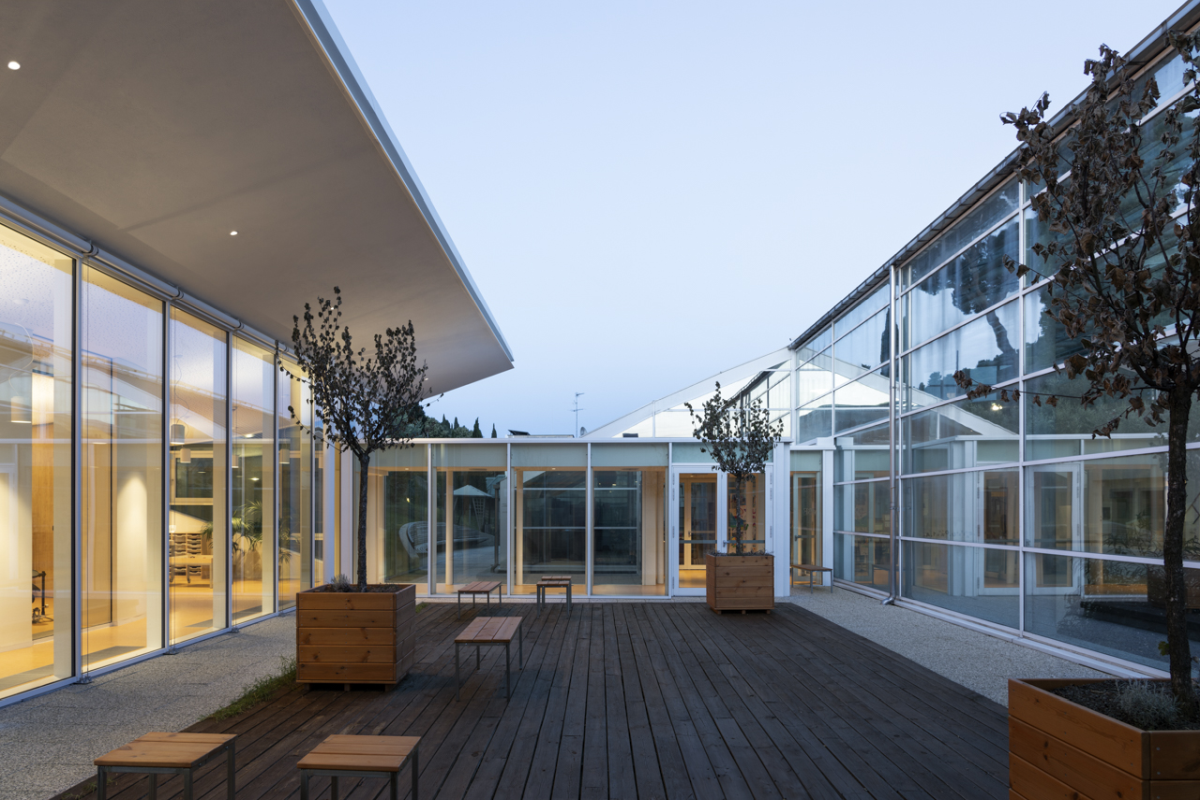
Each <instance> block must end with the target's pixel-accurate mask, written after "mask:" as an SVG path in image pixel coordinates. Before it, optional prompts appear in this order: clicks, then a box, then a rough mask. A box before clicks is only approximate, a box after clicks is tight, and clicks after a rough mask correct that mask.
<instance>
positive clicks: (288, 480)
mask: <svg viewBox="0 0 1200 800" xmlns="http://www.w3.org/2000/svg"><path fill="white" fill-rule="evenodd" d="M282 366H283V369H285V370H287V371H286V372H281V373H280V374H279V381H278V384H277V386H278V392H279V399H278V402H277V403H276V406H275V407H276V409H277V410H278V413H279V444H278V449H279V607H280V608H291V607H292V606H294V605H296V592H298V591H303V590H304V589H307V588H309V587H311V586H312V405H311V402H312V401H311V398H310V397H309V390H308V384H306V383H304V382H303V381H301V380H300V374H301V373H300V368H299V367H297V366H296V365H295V364H291V363H289V362H286V361H285V362H283V363H282ZM289 409H290V410H289Z"/></svg>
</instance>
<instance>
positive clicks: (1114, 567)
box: [1025, 553, 1200, 670]
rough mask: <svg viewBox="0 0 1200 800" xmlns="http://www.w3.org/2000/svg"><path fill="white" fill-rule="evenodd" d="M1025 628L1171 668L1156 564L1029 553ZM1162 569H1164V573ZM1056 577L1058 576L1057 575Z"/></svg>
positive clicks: (1194, 583) (1197, 632) (1195, 624)
mask: <svg viewBox="0 0 1200 800" xmlns="http://www.w3.org/2000/svg"><path fill="white" fill-rule="evenodd" d="M1025 559H1026V561H1025V564H1026V570H1027V574H1029V575H1036V576H1038V579H1037V580H1029V578H1026V580H1025V630H1026V631H1028V632H1030V633H1034V634H1038V635H1040V636H1045V637H1048V638H1050V639H1054V640H1057V641H1060V642H1064V643H1066V644H1070V645H1075V646H1076V647H1084V648H1087V649H1089V650H1095V651H1098V652H1100V653H1105V654H1107V655H1110V656H1116V657H1117V658H1122V659H1125V660H1128V661H1133V662H1135V663H1138V664H1143V665H1145V666H1148V667H1153V668H1155V669H1160V670H1165V669H1166V668H1167V660H1166V657H1165V656H1161V655H1159V652H1158V643H1159V642H1161V641H1164V640H1165V639H1166V638H1167V632H1166V618H1165V613H1164V611H1163V601H1164V594H1163V593H1162V592H1161V590H1160V586H1161V584H1160V583H1159V581H1158V579H1157V577H1156V575H1155V572H1156V568H1155V567H1152V566H1148V565H1146V564H1131V563H1128V562H1123V561H1101V560H1098V559H1089V558H1073V557H1070V556H1052V555H1043V554H1040V553H1028V554H1026V556H1025ZM1187 573H1188V574H1187V582H1188V610H1187V617H1188V623H1187V626H1188V638H1189V639H1191V641H1192V647H1193V648H1195V647H1196V646H1197V644H1200V570H1195V571H1193V570H1188V571H1187ZM1160 574H1161V573H1160ZM1051 578H1052V579H1051Z"/></svg>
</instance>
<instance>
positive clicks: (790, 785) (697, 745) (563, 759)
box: [74, 603, 1008, 800]
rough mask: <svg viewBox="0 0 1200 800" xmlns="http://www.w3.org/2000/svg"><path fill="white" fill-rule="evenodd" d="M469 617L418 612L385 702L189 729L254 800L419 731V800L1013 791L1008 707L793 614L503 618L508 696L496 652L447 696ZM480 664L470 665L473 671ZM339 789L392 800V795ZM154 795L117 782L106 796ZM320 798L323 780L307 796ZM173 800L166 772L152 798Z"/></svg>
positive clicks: (592, 613) (280, 702)
mask: <svg viewBox="0 0 1200 800" xmlns="http://www.w3.org/2000/svg"><path fill="white" fill-rule="evenodd" d="M475 613H478V609H477V610H476V612H473V613H472V615H470V616H468V615H464V616H463V619H462V621H456V620H455V607H454V605H453V604H452V603H451V604H446V605H442V604H435V605H431V606H429V607H427V608H426V609H425V610H423V611H422V612H421V613H420V614H418V615H417V624H418V628H419V634H418V650H417V664H416V666H415V667H414V670H413V673H412V674H410V675H409V677H408V678H407V679H406V680H405V681H404V682H403V683H401V684H400V685H399V686H397V687H396V688H395V689H393V690H391V691H382V690H363V691H352V692H342V691H323V690H313V691H305V690H304V689H303V688H297V689H295V690H291V691H288V692H287V693H285V694H284V695H282V696H281V697H279V698H277V699H276V700H274V701H272V702H271V703H268V704H266V705H263V706H260V707H259V708H257V709H253V710H252V711H250V712H248V713H246V714H244V715H242V716H240V717H237V718H234V719H230V720H225V721H223V722H211V721H206V722H202V723H200V724H198V725H195V726H193V727H192V728H190V729H189V730H191V731H196V732H207V733H236V734H239V739H238V748H237V765H238V774H237V778H238V785H237V788H238V796H239V797H244V798H296V797H298V796H299V791H300V789H299V786H300V784H299V774H298V772H297V769H296V762H297V761H298V760H299V759H300V757H301V756H302V755H303V754H304V753H305V752H307V751H308V750H309V749H310V748H312V747H314V746H315V745H316V744H318V743H319V742H320V741H321V740H322V739H324V738H325V737H326V736H328V735H329V734H333V733H357V734H388V735H396V736H402V735H403V736H420V737H422V740H421V756H420V760H421V771H420V790H421V797H422V798H434V797H437V798H472V799H474V798H517V797H528V798H574V797H581V798H622V799H624V798H635V797H639V798H657V797H664V798H691V797H695V798H720V797H730V798H748V797H801V798H806V797H812V798H856V799H862V800H865V799H866V798H877V799H879V800H883V799H885V798H886V799H887V800H899V799H900V798H904V799H905V800H908V799H910V798H926V797H933V798H953V799H954V800H981V799H982V798H1007V797H1008V792H1007V788H1006V787H1007V783H1008V753H1007V747H1008V729H1007V716H1006V714H1005V712H1004V710H1003V709H1002V708H1001V707H1000V706H998V705H996V704H995V703H993V702H992V701H990V700H987V699H986V698H983V697H981V696H980V695H978V694H975V693H974V692H972V691H970V690H968V689H965V688H963V687H961V686H959V685H958V684H955V683H952V682H950V681H948V680H946V679H944V678H942V677H940V676H938V675H935V674H934V673H932V672H930V671H929V670H926V669H925V668H923V667H920V666H918V665H916V664H914V663H912V662H910V661H907V660H905V659H903V658H901V657H899V656H897V655H895V654H894V653H891V652H890V651H888V650H885V649H883V648H882V647H879V646H878V645H875V644H873V643H871V642H869V641H867V640H865V639H862V638H861V637H858V636H856V635H854V634H852V633H850V632H848V631H846V630H844V629H842V628H839V627H837V626H836V625H833V624H832V623H830V622H827V621H825V620H824V619H822V618H820V617H817V616H815V615H813V614H810V613H808V612H806V611H804V610H802V609H800V608H797V607H795V606H791V605H787V604H781V605H779V606H776V610H775V613H774V614H772V615H770V616H767V615H763V614H748V615H745V616H743V615H740V614H738V615H733V616H728V615H727V616H722V617H718V616H716V615H714V614H713V613H712V612H710V611H709V610H708V609H707V607H706V606H704V605H702V604H699V603H606V604H599V603H577V604H576V605H575V607H574V609H573V611H572V613H571V614H570V616H569V617H568V615H567V614H566V613H565V609H564V607H563V605H562V604H555V605H552V606H551V607H550V609H549V611H548V612H545V613H543V614H542V615H541V618H540V619H538V618H537V617H536V616H535V615H534V607H533V606H532V605H531V604H522V605H507V604H506V605H505V606H504V607H503V609H501V610H500V611H499V613H500V614H502V615H511V614H518V613H519V614H521V615H522V616H523V617H524V621H523V623H522V627H523V628H524V633H525V637H526V639H525V655H526V663H525V666H524V670H523V671H521V672H517V671H516V670H515V669H514V672H513V697H512V701H511V702H508V701H506V700H505V697H504V667H503V664H502V662H501V659H502V658H503V650H500V649H497V648H485V649H484V651H483V667H482V669H481V670H480V671H479V672H475V673H471V675H470V677H469V679H467V680H466V682H465V683H464V685H463V689H462V700H461V702H455V700H454V689H455V686H454V645H453V642H454V636H455V634H456V633H458V632H459V631H460V630H462V628H463V627H464V626H465V625H466V623H467V622H468V620H469V619H470V618H471V617H472V616H473V615H474V614H475ZM492 613H496V609H494V608H493V609H492ZM513 658H514V659H515V658H516V652H515V650H514V653H513ZM473 664H474V655H473V654H472V655H471V656H470V658H468V657H467V654H466V653H465V652H464V654H463V666H464V672H466V670H468V669H470V667H471V666H473ZM514 667H515V665H514ZM223 774H224V767H223V765H217V766H207V767H204V768H202V769H201V770H200V777H199V778H198V781H197V787H196V788H197V791H196V797H197V798H201V797H204V798H211V799H212V800H217V798H224V797H225V785H224V782H223V780H222V777H223ZM407 774H408V773H407V771H405V772H404V773H402V774H401V779H400V786H401V791H404V790H405V789H406V788H407V787H408V786H409V785H410V783H409V780H408V778H407ZM341 785H342V792H343V797H347V796H348V797H350V798H363V799H365V798H382V797H385V796H386V788H385V786H386V784H385V783H384V782H383V781H365V782H358V781H355V780H350V779H343V781H342V784H341ZM147 786H148V784H147V781H146V779H145V778H144V777H140V776H122V777H120V778H118V779H117V780H116V782H115V783H114V784H112V785H111V786H110V788H109V797H112V798H116V800H138V799H140V798H143V797H145V796H146V790H147ZM82 788H83V787H82V786H81V787H77V788H76V789H75V790H74V792H75V793H76V794H79V793H81V789H82ZM328 788H329V781H328V779H327V778H323V779H314V782H313V789H314V790H315V792H316V793H315V794H314V797H316V798H325V797H328ZM181 790H182V784H181V782H180V780H179V779H178V778H172V779H170V780H168V781H165V782H164V783H163V784H161V785H160V788H159V797H163V798H170V797H178V796H179V795H180V792H181ZM83 796H84V797H91V796H92V795H90V794H84V795H83Z"/></svg>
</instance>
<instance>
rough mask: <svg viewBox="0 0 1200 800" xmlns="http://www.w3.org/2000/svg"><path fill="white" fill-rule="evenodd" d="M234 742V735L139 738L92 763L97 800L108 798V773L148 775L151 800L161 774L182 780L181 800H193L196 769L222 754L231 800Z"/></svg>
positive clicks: (226, 787)
mask: <svg viewBox="0 0 1200 800" xmlns="http://www.w3.org/2000/svg"><path fill="white" fill-rule="evenodd" d="M236 738H237V736H235V735H228V734H223V733H162V732H154V733H147V734H146V735H144V736H139V737H138V738H136V739H134V740H133V741H132V742H130V743H129V744H127V745H125V746H123V747H118V748H117V749H116V750H113V751H112V752H111V753H107V754H105V755H102V756H100V757H99V758H97V759H96V760H95V761H94V762H92V763H94V764H95V765H96V798H97V800H105V798H106V797H107V796H108V774H109V773H110V772H138V773H148V774H149V775H150V792H149V797H150V798H151V800H154V798H155V797H157V795H158V776H159V775H163V774H166V775H180V776H182V777H183V797H184V800H192V781H193V779H194V778H195V771H196V768H197V767H199V766H202V765H203V764H206V763H208V762H209V761H210V760H212V759H213V758H214V757H215V756H217V755H219V754H221V753H224V754H225V764H226V774H225V792H226V796H227V797H228V798H229V800H233V796H234V790H235V787H234V780H233V774H234V771H235V770H236V768H237V767H236V764H235V762H234V755H233V740H234V739H236Z"/></svg>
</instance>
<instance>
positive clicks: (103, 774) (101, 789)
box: [96, 767, 108, 800]
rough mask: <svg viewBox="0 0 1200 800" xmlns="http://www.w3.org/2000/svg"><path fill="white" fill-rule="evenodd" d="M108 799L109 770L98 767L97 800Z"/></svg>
mask: <svg viewBox="0 0 1200 800" xmlns="http://www.w3.org/2000/svg"><path fill="white" fill-rule="evenodd" d="M107 797H108V770H107V769H105V768H104V767H96V800H106V798H107Z"/></svg>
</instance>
